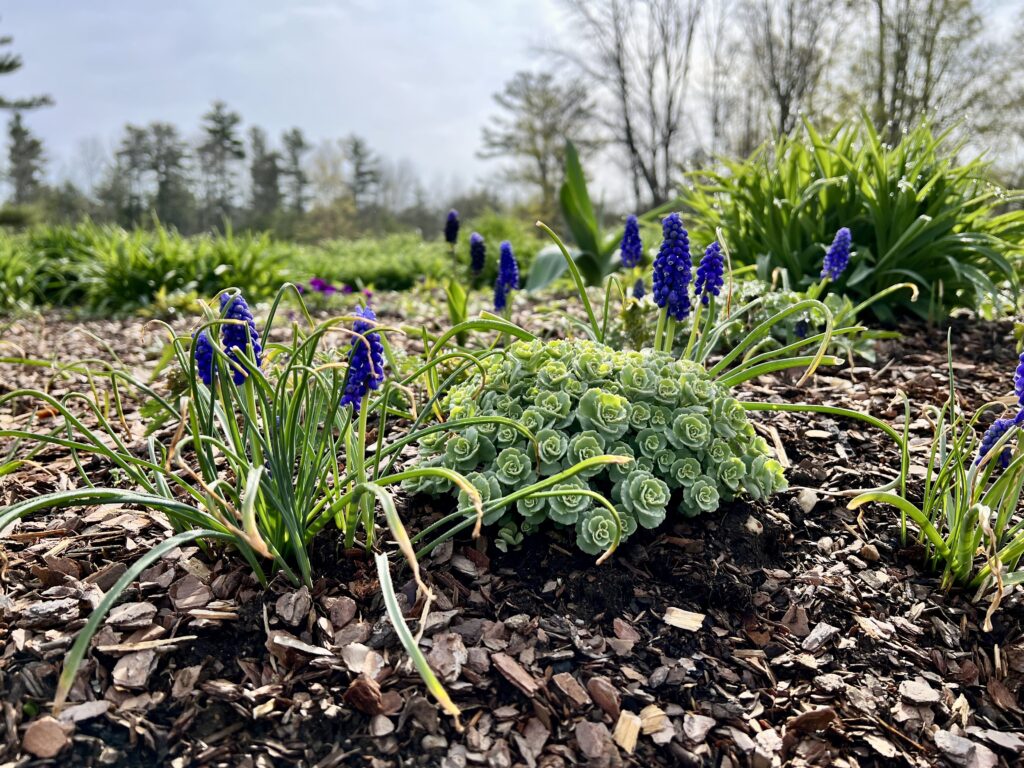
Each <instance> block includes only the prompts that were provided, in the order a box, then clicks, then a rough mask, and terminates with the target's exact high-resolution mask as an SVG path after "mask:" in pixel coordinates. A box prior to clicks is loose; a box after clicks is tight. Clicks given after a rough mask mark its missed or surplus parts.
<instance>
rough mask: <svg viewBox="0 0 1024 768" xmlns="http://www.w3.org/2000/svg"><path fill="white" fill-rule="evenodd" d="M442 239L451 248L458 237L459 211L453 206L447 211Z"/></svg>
mask: <svg viewBox="0 0 1024 768" xmlns="http://www.w3.org/2000/svg"><path fill="white" fill-rule="evenodd" d="M444 239H445V241H446V242H447V243H448V245H450V246H452V247H453V248H454V247H455V241H456V240H458V239H459V212H458V211H456V210H455V209H454V208H452V209H451V210H450V211H448V218H447V219H446V220H445V222H444Z"/></svg>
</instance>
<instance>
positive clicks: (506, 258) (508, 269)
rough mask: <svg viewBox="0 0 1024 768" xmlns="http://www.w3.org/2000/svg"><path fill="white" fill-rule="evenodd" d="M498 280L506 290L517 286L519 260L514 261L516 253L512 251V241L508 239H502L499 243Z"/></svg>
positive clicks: (514, 288) (512, 289)
mask: <svg viewBox="0 0 1024 768" xmlns="http://www.w3.org/2000/svg"><path fill="white" fill-rule="evenodd" d="M498 282H499V283H501V285H502V286H503V287H504V288H505V290H506V291H514V290H516V289H518V288H519V262H518V261H516V255H515V254H514V253H512V243H510V242H509V241H508V240H503V241H502V243H501V258H500V259H499V261H498Z"/></svg>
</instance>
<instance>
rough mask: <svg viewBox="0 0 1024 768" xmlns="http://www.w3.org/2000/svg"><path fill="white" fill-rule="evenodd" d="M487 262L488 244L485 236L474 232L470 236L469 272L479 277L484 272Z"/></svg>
mask: <svg viewBox="0 0 1024 768" xmlns="http://www.w3.org/2000/svg"><path fill="white" fill-rule="evenodd" d="M486 260H487V244H486V243H485V242H484V238H483V235H481V234H480V233H479V232H474V233H473V234H471V235H470V236H469V271H470V272H472V273H473V274H474V275H479V274H480V273H481V272H483V271H484V262H485V261H486Z"/></svg>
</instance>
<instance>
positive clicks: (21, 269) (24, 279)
mask: <svg viewBox="0 0 1024 768" xmlns="http://www.w3.org/2000/svg"><path fill="white" fill-rule="evenodd" d="M38 291H39V266H38V264H36V263H35V262H34V261H33V260H32V259H30V258H29V257H28V254H27V253H26V251H25V250H24V249H23V248H19V247H17V246H16V245H15V243H14V241H13V240H12V239H0V311H4V312H9V311H12V310H16V309H25V308H27V307H29V306H31V305H32V304H33V303H35V301H36V299H37V296H38Z"/></svg>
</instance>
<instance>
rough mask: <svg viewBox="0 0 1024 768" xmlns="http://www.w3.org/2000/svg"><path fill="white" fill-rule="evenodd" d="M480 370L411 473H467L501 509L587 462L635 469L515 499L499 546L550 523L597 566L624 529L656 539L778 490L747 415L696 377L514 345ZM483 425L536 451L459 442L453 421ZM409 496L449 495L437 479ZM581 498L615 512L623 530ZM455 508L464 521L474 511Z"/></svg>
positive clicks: (683, 366) (461, 433)
mask: <svg viewBox="0 0 1024 768" xmlns="http://www.w3.org/2000/svg"><path fill="white" fill-rule="evenodd" d="M482 366H483V371H480V370H479V369H476V370H475V372H474V373H473V375H471V376H470V377H469V378H467V379H466V380H465V381H463V382H462V383H460V384H458V385H457V386H455V387H453V388H452V389H451V390H450V391H449V393H448V394H447V396H446V397H445V399H444V400H443V402H442V407H443V408H444V409H445V411H446V412H447V414H448V423H449V424H452V425H453V429H452V431H451V432H447V433H443V438H438V437H437V436H434V435H431V436H429V437H427V438H424V439H421V440H420V441H419V444H418V445H419V457H418V459H417V460H416V464H417V466H444V467H448V468H450V469H455V470H458V471H461V472H467V473H469V474H467V477H469V478H470V479H471V482H473V483H474V485H475V486H477V487H478V488H480V490H481V493H482V494H484V495H488V494H490V495H494V496H496V495H500V494H501V493H506V494H507V493H512V492H514V491H516V490H517V489H521V488H525V487H526V486H528V485H530V484H531V483H533V482H535V481H536V480H537V479H538V477H539V478H541V479H543V478H546V477H552V476H554V475H556V474H557V473H559V472H561V471H563V470H564V469H566V468H568V467H570V466H572V465H574V464H576V463H577V462H579V461H581V460H583V459H586V458H588V457H592V456H599V455H602V454H615V455H621V456H628V457H630V458H632V459H633V461H632V462H631V463H627V464H604V465H598V466H595V467H591V468H590V469H589V470H586V471H584V472H581V473H579V474H578V475H576V476H573V477H571V478H568V479H566V480H564V481H562V482H560V483H557V484H555V485H554V486H553V487H552V488H551V489H550V492H551V493H553V494H559V492H561V493H560V495H550V496H540V497H535V498H526V499H521V500H520V501H519V502H518V503H517V504H516V507H515V508H514V509H513V510H511V511H504V512H503V513H502V514H501V515H493V516H491V519H488V520H485V522H487V523H497V522H500V527H501V531H502V533H501V538H502V539H503V540H504V541H515V540H517V536H518V535H519V533H528V532H530V531H533V530H535V529H536V528H537V526H539V525H540V524H541V523H543V522H544V521H550V522H551V523H552V524H554V525H556V526H561V527H568V526H573V527H574V528H575V533H576V543H577V546H579V548H580V549H582V550H583V551H584V552H588V553H591V554H596V553H597V552H599V551H602V550H604V549H607V548H608V546H610V543H611V542H612V541H613V540H614V535H615V533H616V531H617V530H618V527H619V526H620V525H621V536H622V538H625V537H627V536H628V535H629V534H631V533H633V532H634V531H635V530H636V529H637V528H638V527H643V528H654V527H657V526H659V525H661V524H662V522H664V521H665V519H666V518H667V517H668V515H669V514H670V513H672V514H681V515H683V516H694V515H699V514H703V513H708V512H713V511H714V510H715V509H717V508H718V506H719V504H720V503H721V502H722V501H728V500H731V499H733V498H735V497H736V496H737V495H739V494H747V495H749V496H752V497H754V498H761V497H764V496H768V495H770V494H772V493H774V492H776V491H778V490H781V489H783V488H785V485H786V482H785V479H784V477H783V475H782V467H781V465H780V464H779V463H778V462H777V461H775V460H774V459H773V458H771V455H770V453H769V449H768V445H767V443H766V442H765V441H764V439H763V438H760V437H757V436H756V435H755V433H754V428H753V425H752V424H751V423H750V421H749V420H748V419H747V415H746V411H745V410H744V408H743V406H742V405H741V404H740V403H739V402H738V401H737V400H736V399H735V398H733V397H731V395H730V393H729V391H728V390H727V389H726V388H724V387H723V386H722V385H720V384H718V383H716V382H715V381H714V380H713V379H711V378H710V377H709V376H708V375H707V373H706V372H705V371H704V369H703V368H702V367H701V366H700V365H697V364H695V363H689V362H685V361H679V360H677V359H675V358H673V357H670V356H668V355H665V354H661V353H657V352H654V351H652V350H643V351H638V352H633V351H620V350H615V349H612V348H611V347H607V346H605V345H602V344H599V343H597V342H592V341H584V340H579V339H577V340H573V341H548V342H543V341H539V340H535V341H530V342H526V341H517V342H515V343H513V344H511V345H510V346H509V347H508V348H507V349H506V350H505V353H504V354H503V355H495V356H492V357H490V358H488V359H486V360H485V361H483V362H482ZM488 416H494V417H497V416H500V417H504V418H511V419H515V420H516V421H518V422H519V423H520V424H522V425H523V426H526V427H527V428H528V429H529V430H531V431H532V432H533V434H534V436H535V438H536V442H531V441H529V440H528V439H527V438H526V437H525V436H524V435H523V434H522V433H521V432H518V431H517V430H516V429H513V428H511V427H508V426H507V425H499V424H480V425H474V426H466V427H462V428H458V429H455V428H454V425H455V424H457V422H458V421H459V420H460V419H467V418H472V417H488ZM478 483H479V484H478ZM407 487H408V489H409V490H411V491H413V492H425V493H434V494H436V493H442V492H446V491H450V490H451V486H450V485H448V484H447V483H446V481H443V480H442V481H437V480H436V478H429V479H428V478H424V479H420V480H417V481H413V482H410V483H409V484H408V485H407ZM485 488H486V490H485ZM581 491H590V492H596V493H599V494H601V495H603V496H605V497H606V498H609V499H612V500H613V501H614V503H615V509H616V511H617V513H618V520H616V516H615V515H614V514H613V513H612V512H611V511H610V510H609V509H607V508H606V507H604V506H603V505H601V504H599V503H596V502H595V499H594V498H593V497H591V496H590V495H588V494H587V493H581ZM461 506H464V507H465V513H466V514H467V515H469V514H472V510H471V509H470V508H469V507H468V502H466V503H465V504H462V505H461Z"/></svg>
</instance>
